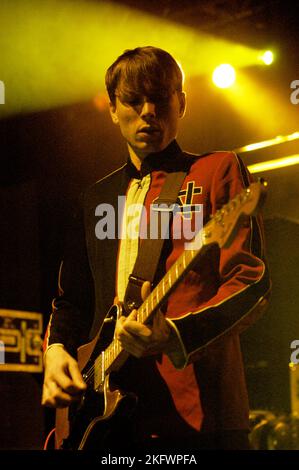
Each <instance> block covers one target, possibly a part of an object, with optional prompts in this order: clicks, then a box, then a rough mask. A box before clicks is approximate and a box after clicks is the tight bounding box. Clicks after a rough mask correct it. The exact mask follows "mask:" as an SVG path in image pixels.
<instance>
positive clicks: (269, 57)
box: [260, 51, 274, 65]
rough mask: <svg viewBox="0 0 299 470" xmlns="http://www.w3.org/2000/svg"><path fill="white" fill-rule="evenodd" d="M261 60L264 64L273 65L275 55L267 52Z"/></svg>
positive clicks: (262, 55) (261, 56)
mask: <svg viewBox="0 0 299 470" xmlns="http://www.w3.org/2000/svg"><path fill="white" fill-rule="evenodd" d="M260 59H261V60H262V61H263V62H264V64H266V65H271V64H272V62H273V60H274V54H273V52H272V51H265V52H264V53H263V54H261V55H260Z"/></svg>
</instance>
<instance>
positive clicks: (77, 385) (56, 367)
mask: <svg viewBox="0 0 299 470" xmlns="http://www.w3.org/2000/svg"><path fill="white" fill-rule="evenodd" d="M44 362H45V377H44V386H43V396H42V405H45V406H50V407H52V408H63V407H65V406H68V405H70V404H71V403H72V402H73V401H76V400H79V399H80V398H81V396H82V393H83V392H84V390H85V389H86V384H85V382H84V380H83V378H82V375H81V372H80V370H79V366H78V363H77V361H76V360H75V359H74V358H72V356H71V355H70V354H69V353H68V352H67V351H66V350H65V349H64V348H63V346H62V345H53V346H51V348H49V350H48V351H47V352H46V354H45V360H44Z"/></svg>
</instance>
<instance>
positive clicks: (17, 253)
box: [0, 0, 299, 448]
mask: <svg viewBox="0 0 299 470" xmlns="http://www.w3.org/2000/svg"><path fill="white" fill-rule="evenodd" d="M122 3H125V4H129V5H132V6H135V7H137V8H139V9H142V8H143V9H144V10H146V11H150V12H151V13H153V14H156V15H157V16H163V17H165V18H166V19H170V20H173V21H176V22H181V23H183V24H186V25H189V26H191V27H194V28H198V29H201V30H204V31H206V32H209V33H211V34H214V35H216V36H222V37H226V38H228V39H231V40H238V42H243V43H244V44H247V45H251V46H254V47H260V48H263V47H264V46H265V44H274V45H279V50H280V53H279V59H278V60H277V62H276V63H274V64H273V66H271V67H269V68H267V69H259V68H252V70H249V71H248V73H250V74H252V75H253V76H254V77H255V78H256V79H258V80H259V83H260V84H261V86H268V87H272V88H273V90H277V91H278V92H279V94H280V96H283V97H285V100H286V102H287V103H289V95H290V82H291V81H293V80H295V79H299V67H298V49H299V43H298V29H299V28H298V23H299V13H298V2H282V1H261V2H254V1H239V2H234V1H209V2H207V1H201V2H196V1H195V2H192V1H191V2H188V1H166V0H159V1H151V2H142V1H123V2H122ZM120 52H121V51H120ZM0 79H1V76H0ZM288 106H289V116H288V119H287V120H282V119H281V116H277V125H276V128H275V126H274V128H273V133H272V134H271V135H269V134H267V133H265V131H264V129H263V128H262V126H260V125H259V121H258V119H257V122H256V125H254V124H253V125H251V126H248V124H247V122H246V121H245V120H242V119H241V118H240V116H239V115H238V114H237V113H236V112H234V111H233V110H232V109H231V108H230V107H229V106H228V104H227V102H226V101H225V100H224V99H223V97H222V95H221V93H220V92H218V91H217V90H216V89H215V90H214V91H211V88H210V87H209V86H208V84H207V78H206V77H192V79H191V81H190V83H189V94H188V112H187V114H186V117H185V119H184V121H183V122H182V124H181V131H180V136H179V138H178V140H179V142H180V143H181V144H182V146H183V148H185V149H186V150H189V151H193V152H197V153H200V152H205V151H208V150H213V149H234V148H237V147H240V146H242V145H245V144H248V143H252V142H258V141H260V140H263V139H267V138H272V137H275V136H276V135H278V134H282V135H283V134H290V133H292V132H294V131H296V130H299V129H298V127H299V126H298V119H297V118H298V110H299V105H297V107H296V106H294V105H291V104H288ZM258 113H259V110H257V116H258ZM0 142H1V149H0V155H1V160H0V184H1V186H0V208H1V212H0V227H1V230H0V260H1V263H0V308H9V309H20V310H28V311H37V312H42V313H43V315H44V326H45V327H46V324H47V321H48V319H49V313H50V310H51V300H52V297H53V296H54V295H55V293H56V283H57V274H58V269H59V263H60V258H61V256H62V246H63V238H64V234H65V231H66V229H67V227H68V221H69V216H70V212H71V210H72V207H73V205H74V201H75V200H76V197H77V195H78V194H79V193H80V192H81V191H82V190H83V189H84V188H85V187H86V186H87V185H89V184H91V183H93V182H94V181H96V180H97V179H99V178H100V177H102V176H103V175H105V174H107V173H108V172H109V171H111V170H113V169H115V168H117V167H118V166H119V165H121V164H122V163H123V162H124V161H125V160H126V148H125V145H124V143H123V141H122V139H121V137H120V135H119V133H118V129H116V128H114V126H113V124H112V123H111V122H110V117H109V115H108V110H107V109H103V110H99V109H98V108H97V107H96V106H95V104H94V101H92V100H91V101H88V102H83V103H76V104H73V105H70V106H64V107H61V108H56V109H51V110H48V111H44V112H39V113H34V114H26V115H16V116H12V117H9V118H5V119H2V120H1V119H0ZM297 142H298V141H297ZM294 153H299V151H298V143H296V141H295V143H292V144H285V145H281V146H277V147H275V148H270V149H266V150H264V151H263V152H261V151H259V152H256V153H255V154H254V155H253V156H251V160H250V163H252V162H255V161H263V160H267V159H271V158H275V157H276V156H284V155H290V154H294ZM246 158H247V156H246V155H244V160H245V161H246ZM260 176H264V177H265V178H266V179H268V181H269V197H268V202H267V206H266V209H265V231H266V236H267V248H268V259H269V264H270V268H271V272H272V278H273V296H272V300H271V305H270V308H269V310H268V313H267V314H266V315H265V317H264V318H262V319H261V320H260V321H259V322H258V323H257V324H256V325H254V326H253V327H251V328H250V330H248V331H247V332H245V333H244V334H243V335H242V344H243V350H244V357H245V364H246V373H247V380H248V386H249V392H250V401H251V408H252V409H256V408H266V409H269V410H273V411H275V412H277V413H280V412H289V411H290V400H289V383H288V380H289V379H288V361H289V357H290V343H291V341H292V340H294V339H298V338H299V320H298V300H299V294H298V287H297V286H298V281H297V279H298V266H299V226H298V223H299V214H298V196H299V185H298V177H299V166H293V167H289V168H284V169H280V170H275V171H272V172H267V173H265V174H263V175H260ZM1 375H2V379H3V380H1V384H2V385H0V392H2V397H3V403H8V404H9V406H2V411H1V412H0V422H5V423H6V427H4V428H2V429H5V438H2V439H1V435H0V448H38V447H40V446H41V443H42V440H43V437H44V432H47V431H48V430H49V428H50V425H51V424H52V413H51V412H47V413H46V414H45V418H46V419H45V421H44V413H43V412H42V411H41V409H40V406H39V399H40V396H39V395H40V389H41V383H42V377H41V375H40V374H36V375H34V374H15V373H1ZM16 391H18V392H17V393H16ZM18 394H20V396H21V397H23V400H21V399H20V398H19V399H18ZM12 397H13V399H14V402H13V403H14V405H12V402H11V400H12ZM1 400H2V399H1ZM26 400H27V401H26ZM24 403H25V404H26V403H27V406H24ZM24 408H26V409H27V412H26V413H24V412H23V411H22V410H24ZM2 414H3V416H2ZM30 416H31V419H30ZM17 429H22V432H19V431H18V432H17V431H16V430H17ZM3 432H4V431H3ZM0 434H1V432H0Z"/></svg>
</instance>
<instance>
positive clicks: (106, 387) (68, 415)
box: [55, 305, 137, 450]
mask: <svg viewBox="0 0 299 470" xmlns="http://www.w3.org/2000/svg"><path fill="white" fill-rule="evenodd" d="M119 308H120V307H119V306H116V305H114V306H113V307H111V309H110V310H109V312H108V314H107V316H106V318H105V321H104V323H103V326H102V328H101V330H100V331H99V333H98V334H97V336H96V337H95V338H94V339H93V340H92V341H91V342H90V343H87V344H86V345H83V346H81V347H80V348H79V349H78V363H79V367H80V370H81V373H82V376H83V378H84V380H85V382H86V383H87V390H86V391H85V393H84V395H83V396H82V398H81V400H80V401H79V402H76V403H74V404H72V405H70V406H69V407H67V408H60V409H57V411H56V430H55V437H56V439H55V447H56V448H57V449H66V450H83V449H84V450H95V449H97V450H98V449H101V448H104V447H107V446H109V445H110V446H112V445H113V442H114V444H115V438H116V436H117V435H120V436H121V435H123V436H125V435H126V432H127V429H128V420H129V418H130V416H131V415H132V413H133V411H134V409H135V405H136V403H137V397H136V396H135V395H134V394H132V393H124V392H123V391H121V390H119V389H117V388H116V387H115V386H114V385H113V381H112V380H111V377H110V374H106V375H105V378H104V380H103V383H102V384H101V386H100V387H98V388H96V389H95V386H94V380H90V375H91V374H90V371H91V370H94V358H95V357H97V356H98V355H99V354H101V351H103V350H105V348H106V347H107V345H108V344H109V343H111V341H112V338H113V334H114V327H115V320H116V316H117V314H118V310H119ZM87 379H88V380H87Z"/></svg>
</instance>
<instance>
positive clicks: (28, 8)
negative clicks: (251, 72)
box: [0, 0, 259, 119]
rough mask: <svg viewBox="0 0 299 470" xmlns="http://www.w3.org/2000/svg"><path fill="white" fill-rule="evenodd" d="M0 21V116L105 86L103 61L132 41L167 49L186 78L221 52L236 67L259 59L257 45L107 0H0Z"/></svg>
mask: <svg viewBox="0 0 299 470" xmlns="http://www.w3.org/2000/svg"><path fill="white" fill-rule="evenodd" d="M135 3H136V2H135ZM137 3H138V2H137ZM41 4H42V7H41ZM53 5H55V8H54V7H53ZM0 23H1V25H0V30H1V38H3V39H1V40H2V43H1V46H2V47H1V75H0V80H2V82H3V83H4V84H5V88H6V90H9V99H6V103H5V105H1V82H0V119H1V117H4V116H8V115H12V114H15V113H27V112H36V111H39V110H46V109H50V108H57V107H61V106H65V105H70V104H72V103H78V102H86V101H89V100H91V99H93V97H94V96H96V95H97V94H98V93H105V86H104V76H105V72H106V70H107V68H108V67H109V65H110V64H111V63H112V62H113V61H114V60H115V58H116V57H118V56H119V55H120V54H121V53H122V52H123V51H124V50H125V49H130V48H134V47H136V46H137V45H140V46H143V45H149V44H150V45H152V46H158V47H161V48H162V49H166V50H167V51H169V52H170V53H171V54H172V55H173V56H174V57H175V58H176V59H177V60H178V61H179V62H182V65H183V67H184V71H185V73H186V77H187V79H189V78H191V77H198V76H202V75H205V76H210V75H211V74H212V73H213V70H214V68H215V67H216V66H217V65H218V64H222V63H225V62H226V61H227V60H228V59H226V57H229V60H230V61H231V63H232V64H234V66H236V67H238V70H240V69H242V68H244V67H248V66H250V65H257V64H258V63H259V59H258V55H259V50H258V49H256V48H253V47H248V46H245V45H244V44H239V43H238V42H232V41H229V40H226V39H224V38H219V37H217V36H213V35H212V34H208V33H205V32H202V31H199V30H196V29H194V28H190V27H187V26H184V25H182V24H180V23H175V22H174V21H169V20H167V19H166V18H164V17H161V16H160V17H159V16H157V15H154V14H149V13H146V12H144V11H142V10H140V9H138V8H135V9H134V8H130V7H129V6H127V5H124V4H121V2H112V1H109V0H101V1H97V2H95V1H91V0H89V1H87V0H81V1H80V0H78V1H76V2H74V1H70V0H59V1H57V0H43V2H41V1H40V0H30V1H28V0H27V1H19V0H9V1H2V2H1V0H0ZM49 31H50V32H51V35H49ZM50 36H51V37H50ZM12 50H13V51H15V53H14V54H12V53H11V51H12ZM62 70H63V74H62V73H61V71H62ZM2 88H3V85H2ZM98 104H99V103H98ZM102 105H104V103H101V104H100V107H102Z"/></svg>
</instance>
